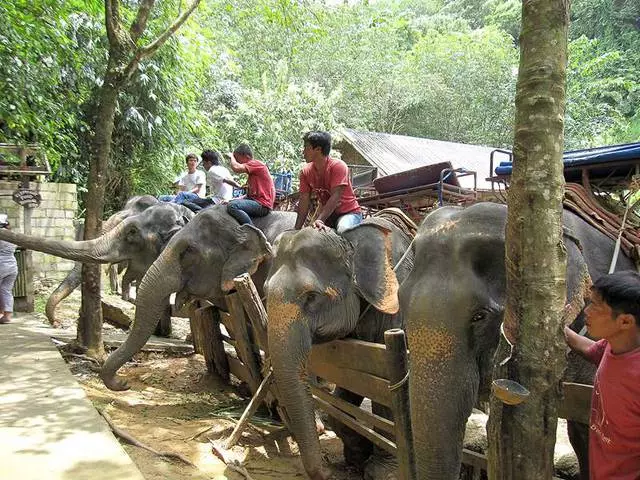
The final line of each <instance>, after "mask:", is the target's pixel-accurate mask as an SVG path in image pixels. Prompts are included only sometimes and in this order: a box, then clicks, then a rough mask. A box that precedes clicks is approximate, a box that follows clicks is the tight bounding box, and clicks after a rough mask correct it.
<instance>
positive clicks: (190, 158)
mask: <svg viewBox="0 0 640 480" xmlns="http://www.w3.org/2000/svg"><path fill="white" fill-rule="evenodd" d="M185 161H186V162H187V173H186V174H185V176H184V177H182V178H181V179H180V181H179V182H178V186H179V188H180V191H179V192H178V194H177V195H160V196H159V197H158V200H160V201H161V202H173V203H177V204H180V205H181V204H183V203H184V202H185V201H190V202H192V201H193V200H195V199H197V198H204V197H205V193H206V192H205V183H206V178H205V174H204V172H203V171H202V170H197V167H198V156H197V155H196V154H195V153H189V154H188V155H187V157H186V159H185Z"/></svg>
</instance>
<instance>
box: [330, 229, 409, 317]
mask: <svg viewBox="0 0 640 480" xmlns="http://www.w3.org/2000/svg"><path fill="white" fill-rule="evenodd" d="M342 236H343V237H345V238H346V239H347V240H349V241H350V242H351V243H352V244H353V247H354V258H353V269H354V274H355V281H356V287H357V288H358V291H359V292H360V295H362V297H363V298H364V299H365V300H366V301H367V302H369V303H370V304H371V305H373V306H374V307H375V308H376V309H377V310H380V311H381V312H383V313H389V314H394V313H398V310H399V309H400V306H399V304H398V287H399V286H398V279H397V278H396V274H395V272H394V271H393V265H392V248H391V230H389V229H387V228H384V227H382V226H380V225H376V224H360V225H358V226H357V227H355V228H352V229H350V230H347V231H345V232H344V233H343V234H342Z"/></svg>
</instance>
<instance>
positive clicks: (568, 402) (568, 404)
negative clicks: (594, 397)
mask: <svg viewBox="0 0 640 480" xmlns="http://www.w3.org/2000/svg"><path fill="white" fill-rule="evenodd" d="M562 392H563V399H562V403H561V404H560V408H559V409H558V417H560V418H566V419H567V420H574V421H576V422H580V423H584V424H587V425H589V417H590V416H591V394H592V392H593V386H591V385H584V384H581V383H571V382H563V384H562Z"/></svg>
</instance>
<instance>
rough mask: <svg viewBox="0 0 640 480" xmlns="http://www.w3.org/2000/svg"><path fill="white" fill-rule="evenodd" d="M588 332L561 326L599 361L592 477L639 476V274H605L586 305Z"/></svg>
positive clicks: (631, 479)
mask: <svg viewBox="0 0 640 480" xmlns="http://www.w3.org/2000/svg"><path fill="white" fill-rule="evenodd" d="M585 314H586V325H587V331H588V333H589V336H591V337H594V338H600V339H601V340H598V341H593V340H591V339H589V338H587V337H583V336H581V335H579V334H578V333H576V332H574V331H573V330H571V329H570V328H569V327H565V329H564V334H565V339H566V341H567V344H568V345H569V347H571V349H572V350H574V351H575V352H577V353H579V354H580V355H582V356H583V357H585V358H586V359H587V360H589V361H590V362H592V363H595V364H596V365H598V370H597V371H596V376H595V378H594V382H593V394H592V396H591V417H590V419H589V476H590V478H591V480H638V479H639V478H640V275H639V274H638V273H637V272H634V271H631V270H628V271H623V272H616V273H612V274H610V275H603V276H602V277H600V278H598V280H596V281H595V283H594V284H593V287H592V289H591V303H590V304H589V305H588V306H587V307H586V308H585Z"/></svg>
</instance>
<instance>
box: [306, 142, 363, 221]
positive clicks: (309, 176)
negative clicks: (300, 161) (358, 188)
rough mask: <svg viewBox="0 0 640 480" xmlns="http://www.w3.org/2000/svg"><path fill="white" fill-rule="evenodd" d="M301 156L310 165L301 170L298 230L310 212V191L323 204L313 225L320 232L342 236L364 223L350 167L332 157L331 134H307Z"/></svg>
mask: <svg viewBox="0 0 640 480" xmlns="http://www.w3.org/2000/svg"><path fill="white" fill-rule="evenodd" d="M303 141H304V149H303V151H302V155H303V156H304V159H305V161H306V162H307V164H306V165H305V166H304V167H302V170H301V171H300V201H299V203H298V217H297V219H296V226H295V228H296V229H300V228H302V227H303V225H304V222H305V220H306V219H307V215H308V213H309V204H310V202H311V192H314V193H315V194H316V197H317V199H318V202H319V203H320V214H319V215H318V217H317V218H316V219H315V221H314V223H313V226H314V228H317V229H319V230H324V229H326V228H327V227H331V228H335V229H336V230H337V232H338V233H342V232H343V231H344V230H346V229H347V228H349V227H353V226H355V225H358V224H359V223H360V222H362V213H361V212H360V205H359V204H358V200H356V196H355V194H354V193H353V186H352V185H351V177H350V176H349V168H348V167H347V164H346V163H344V162H343V161H342V160H336V159H333V158H331V157H330V156H329V153H330V152H331V135H329V133H328V132H307V133H306V134H305V135H304V137H303Z"/></svg>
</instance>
